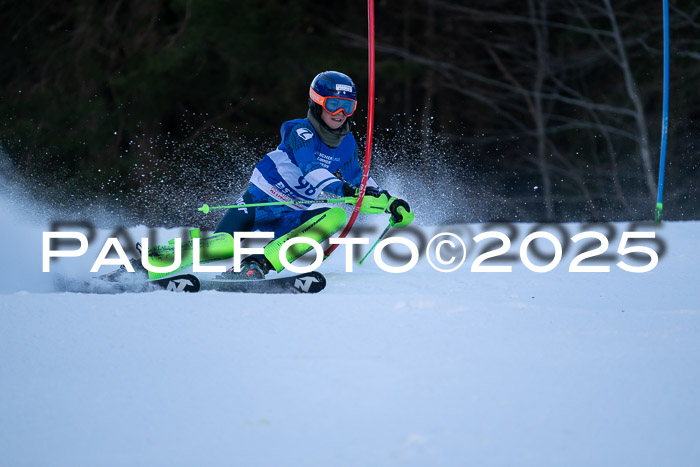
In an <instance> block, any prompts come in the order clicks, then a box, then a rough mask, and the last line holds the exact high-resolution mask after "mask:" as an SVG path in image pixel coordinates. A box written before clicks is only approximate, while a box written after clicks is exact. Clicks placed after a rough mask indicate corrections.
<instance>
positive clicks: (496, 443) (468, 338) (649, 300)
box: [0, 222, 700, 466]
mask: <svg viewBox="0 0 700 467" xmlns="http://www.w3.org/2000/svg"><path fill="white" fill-rule="evenodd" d="M567 226H568V230H569V231H570V232H572V235H573V233H577V232H579V231H581V228H580V226H575V225H573V224H569V225H567ZM463 227H464V228H469V229H471V230H472V231H474V232H479V231H480V226H478V225H472V226H463ZM528 227H531V226H528ZM625 227H626V226H625V225H624V224H618V225H617V231H618V232H621V231H623V230H625ZM41 230H42V229H41V228H38V227H36V226H32V225H27V224H22V223H21V222H19V223H17V225H15V226H13V228H12V229H7V228H5V229H3V231H2V232H1V233H0V245H2V248H3V250H2V257H3V258H4V259H5V267H4V268H3V269H4V271H3V273H2V276H1V277H0V281H1V282H2V286H1V287H2V288H0V420H2V423H0V466H24V465H26V466H34V465H36V466H96V465H100V466H112V465H114V466H123V465H129V466H141V465H142V466H160V465H162V466H178V465H182V466H186V465H207V466H217V465H222V466H223V465H226V466H228V465H241V466H282V465H304V466H394V465H421V466H425V465H430V466H462V465H479V466H490V465H494V466H500V465H508V466H515V465H532V466H545V465H566V466H572V465H580V466H591V465H614V466H620V465H634V466H658V465H674V466H691V465H693V466H694V465H700V444H698V443H697V439H698V436H700V397H698V387H700V352H699V351H700V294H699V293H698V277H699V275H698V272H699V271H700V266H699V265H700V253H698V248H697V245H698V239H699V238H700V223H699V222H685V223H675V222H667V223H665V224H663V226H662V227H661V228H660V229H659V230H658V231H657V235H658V236H659V237H660V238H662V239H663V240H664V242H665V244H666V245H667V251H666V253H665V255H664V256H663V257H662V258H661V260H660V262H659V264H658V266H657V267H656V268H655V269H654V270H653V271H651V272H649V273H644V274H632V273H628V272H625V271H622V270H619V269H618V268H617V267H616V266H615V263H616V262H617V261H619V260H620V259H621V258H617V257H616V258H615V260H614V261H608V262H606V263H605V264H607V265H610V266H611V272H610V273H579V274H575V273H569V272H568V271H567V268H568V264H569V263H570V261H571V259H572V257H573V256H574V253H573V251H574V250H577V249H576V248H571V251H570V252H569V253H568V254H567V255H565V257H564V259H563V260H562V263H561V264H560V265H559V267H558V268H557V269H555V270H554V271H552V272H549V273H543V274H537V273H534V272H531V271H529V270H527V269H526V268H525V267H524V266H523V264H522V262H520V260H519V259H518V260H513V261H510V262H508V263H505V264H510V265H512V266H513V272H512V273H473V272H470V270H469V268H470V265H471V263H472V262H473V260H474V258H475V256H476V255H475V254H474V247H473V243H472V244H471V246H470V248H471V251H470V254H469V255H468V257H467V260H466V262H465V264H464V265H463V266H462V268H461V269H459V270H458V271H457V272H453V273H447V274H443V273H439V272H436V271H434V270H433V269H432V268H430V266H429V265H428V263H427V262H426V261H425V260H421V261H420V262H419V263H418V265H417V266H416V268H415V269H414V270H412V271H411V272H408V273H405V274H389V273H386V272H383V271H381V270H380V269H379V268H378V267H377V266H376V265H375V264H374V263H373V261H372V260H371V259H370V260H368V263H369V264H366V265H364V266H355V271H354V272H352V273H346V272H344V253H343V251H342V249H340V250H339V251H338V252H336V253H335V255H334V256H333V257H332V258H331V259H330V260H329V261H327V262H326V263H324V264H323V265H322V266H321V268H320V269H319V271H320V272H322V273H324V274H325V275H326V276H327V278H328V286H327V288H326V290H325V291H323V292H321V293H320V294H317V295H252V294H251V295H245V294H227V293H219V292H202V293H198V294H174V293H169V292H164V291H162V292H153V293H144V294H121V295H109V296H105V295H85V294H71V293H54V292H52V291H51V290H52V287H51V276H52V275H51V274H46V273H42V272H41ZM423 230H424V231H425V233H426V235H428V234H432V233H433V232H434V231H435V230H436V228H435V227H431V228H427V227H423ZM445 230H449V229H448V228H446V229H445ZM521 230H523V231H525V226H523V228H522V229H521ZM145 231H146V229H145V228H142V229H134V231H133V234H132V236H134V237H135V238H136V237H137V236H138V235H142V234H143V233H145ZM175 232H176V235H177V234H178V233H177V231H175ZM172 233H173V232H172V231H171V232H165V231H163V232H162V235H163V237H165V236H166V235H170V234H172ZM102 234H103V238H102V239H97V240H95V241H94V242H93V244H91V249H90V253H88V254H87V255H86V256H85V257H83V258H79V259H66V258H62V259H60V260H58V261H57V262H56V263H54V264H52V271H53V270H54V269H55V270H56V271H64V272H65V270H68V271H72V272H73V273H75V274H77V273H78V271H80V272H81V273H84V274H86V273H87V271H88V270H89V268H90V265H91V264H92V260H93V259H94V257H95V256H96V254H97V252H98V251H99V247H101V246H102V244H103V240H104V238H106V234H107V233H105V232H102ZM463 238H464V239H465V241H467V242H468V241H469V237H466V236H465V237H463ZM519 243H520V239H518V240H517V241H515V240H514V242H513V246H512V248H511V252H515V253H516V254H517V252H518V247H519ZM468 245H469V243H468ZM577 246H578V245H577ZM366 248H367V247H363V252H364V251H366ZM616 248H617V241H616V239H611V244H610V248H609V250H608V251H609V252H614V251H615V250H616ZM90 255H92V256H91V257H90ZM102 272H104V271H102Z"/></svg>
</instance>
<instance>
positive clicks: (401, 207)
mask: <svg viewBox="0 0 700 467" xmlns="http://www.w3.org/2000/svg"><path fill="white" fill-rule="evenodd" d="M388 211H389V212H390V213H391V219H389V222H390V223H391V225H392V226H394V227H406V226H407V225H408V224H410V223H411V222H413V218H414V217H415V214H414V213H412V212H411V206H409V205H408V203H407V202H406V201H405V200H402V199H401V198H394V199H393V200H390V201H389V209H388Z"/></svg>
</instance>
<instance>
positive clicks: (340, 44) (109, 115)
mask: <svg viewBox="0 0 700 467" xmlns="http://www.w3.org/2000/svg"><path fill="white" fill-rule="evenodd" d="M0 5H1V11H2V15H0V31H2V36H3V37H2V41H0V57H1V59H2V65H1V66H0V145H1V146H2V149H3V150H4V152H5V153H6V155H7V157H8V158H9V160H10V161H11V164H12V170H11V172H12V177H13V180H15V181H18V180H19V181H20V182H21V183H22V185H24V186H25V187H27V188H28V189H30V190H32V192H33V194H34V195H35V196H36V197H37V198H38V199H42V200H45V201H47V202H48V203H49V205H50V206H52V209H53V210H54V211H55V212H58V211H60V210H64V211H68V212H84V211H86V210H88V209H94V208H96V207H97V206H100V207H101V208H102V209H107V210H110V209H116V210H119V211H120V212H122V211H123V212H126V213H127V214H124V215H125V216H127V217H129V218H131V219H138V220H139V221H142V222H143V221H145V222H146V223H148V224H154V225H156V224H157V225H163V224H178V223H188V222H189V223H190V224H193V217H192V216H193V215H195V214H196V209H195V208H196V207H197V206H198V205H199V204H201V203H202V202H209V203H210V204H215V203H219V202H220V203H231V202H233V201H235V199H236V198H237V193H238V190H240V189H241V188H242V187H243V186H244V185H245V183H246V181H247V180H248V177H249V175H250V172H251V170H252V165H253V164H254V163H255V162H256V161H257V160H258V159H259V158H260V157H261V156H262V155H263V154H264V153H265V152H267V151H268V150H270V149H272V148H273V147H274V146H275V145H276V144H278V137H279V136H278V132H279V125H280V124H281V122H283V121H284V120H288V119H291V118H299V117H302V116H304V115H305V113H306V105H307V104H306V99H307V95H308V94H307V93H308V86H309V83H310V81H311V79H312V78H313V77H314V76H315V75H316V74H317V73H318V72H319V71H323V70H327V69H336V70H340V71H343V72H345V73H347V74H349V75H350V76H352V77H353V78H354V80H355V82H356V84H357V85H358V89H359V104H360V108H359V110H358V112H357V114H356V117H355V122H356V123H357V124H356V126H355V129H354V133H355V135H356V136H357V138H358V140H359V142H360V146H361V152H362V151H363V150H364V146H365V141H364V138H365V136H364V135H365V134H366V108H367V10H366V3H365V2H362V1H349V2H315V1H308V0H296V1H281V0H280V1H278V0H266V1H246V0H240V1H208V0H195V1H188V0H160V1H155V0H116V1H111V2H94V1H85V0H75V1H72V2H60V1H45V0H42V1H39V0H25V1H21V2H20V1H0ZM670 20H671V29H670V34H671V83H670V84H671V98H670V119H669V140H668V141H669V143H668V156H667V157H668V162H667V166H666V184H665V196H664V201H665V203H664V206H665V209H664V218H665V219H697V218H698V216H700V203H699V200H700V197H699V196H698V181H697V173H698V164H699V163H700V151H698V150H697V149H696V148H697V146H698V139H699V136H700V131H699V130H698V127H697V123H698V121H699V120H700V93H699V92H698V79H699V78H700V2H698V1H680V0H678V1H671V15H670ZM376 45H377V57H376V111H375V138H374V146H375V151H374V152H373V165H372V167H373V169H372V173H373V175H374V177H375V178H376V179H377V180H379V181H380V182H382V183H383V185H384V186H386V187H387V188H389V189H390V190H391V191H396V192H398V193H400V194H402V195H403V196H405V197H406V198H407V199H409V201H412V202H413V203H414V205H415V206H416V207H417V212H418V213H419V214H420V211H421V210H422V211H423V212H425V213H426V214H427V213H428V212H431V213H433V214H434V212H435V211H436V210H437V211H439V212H440V216H437V217H435V216H434V215H433V216H432V217H431V216H427V215H426V216H424V218H425V219H427V220H428V221H433V222H436V221H440V222H448V221H449V222H485V221H495V220H508V221H607V220H648V219H652V218H653V213H654V207H655V200H656V183H657V177H658V164H659V152H660V151H659V145H660V134H661V115H662V82H663V80H662V72H663V68H662V63H663V62H662V60H663V48H662V46H663V25H662V3H661V1H660V0H653V1H652V0H616V1H615V2H612V1H611V0H521V1H508V0H489V1H484V0H474V1H469V2H466V1H450V0H405V1H391V0H378V1H377V2H376ZM361 157H362V156H361ZM4 170H6V171H7V172H8V173H9V172H10V170H9V169H8V167H7V164H4ZM417 219H418V220H420V219H421V217H420V215H418V217H417Z"/></svg>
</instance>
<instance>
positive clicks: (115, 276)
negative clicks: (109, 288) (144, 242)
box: [99, 243, 148, 282]
mask: <svg viewBox="0 0 700 467" xmlns="http://www.w3.org/2000/svg"><path fill="white" fill-rule="evenodd" d="M136 251H138V252H139V256H138V257H137V258H131V259H130V260H129V263H130V264H131V267H132V268H134V273H133V276H132V275H131V274H132V273H130V272H129V271H127V269H126V266H124V265H123V264H122V265H121V266H119V269H116V270H114V271H111V272H108V273H107V274H103V275H101V276H99V278H100V279H102V280H103V281H107V282H126V281H131V280H147V279H148V271H147V270H146V268H144V267H143V265H142V264H141V243H137V244H136Z"/></svg>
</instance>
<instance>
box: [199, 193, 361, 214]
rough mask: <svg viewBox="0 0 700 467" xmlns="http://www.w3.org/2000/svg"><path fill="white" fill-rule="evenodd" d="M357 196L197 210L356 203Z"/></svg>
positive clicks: (212, 207) (204, 205)
mask: <svg viewBox="0 0 700 467" xmlns="http://www.w3.org/2000/svg"><path fill="white" fill-rule="evenodd" d="M355 202H357V198H354V197H352V196H346V197H344V198H332V199H316V200H311V199H309V200H305V199H304V200H297V201H274V202H270V203H251V204H236V205H234V206H209V205H208V204H206V203H205V204H203V205H202V207H201V208H198V209H197V211H202V212H203V213H204V214H208V213H209V211H211V210H212V209H233V208H257V207H260V206H285V205H288V204H315V203H319V204H328V203H347V204H355Z"/></svg>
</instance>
